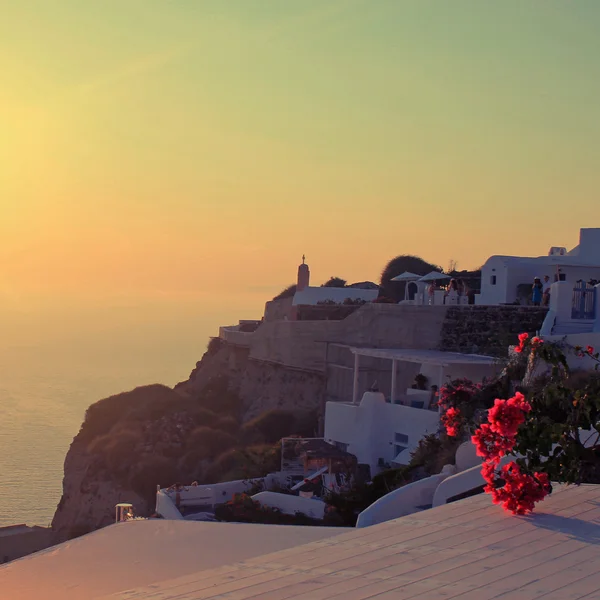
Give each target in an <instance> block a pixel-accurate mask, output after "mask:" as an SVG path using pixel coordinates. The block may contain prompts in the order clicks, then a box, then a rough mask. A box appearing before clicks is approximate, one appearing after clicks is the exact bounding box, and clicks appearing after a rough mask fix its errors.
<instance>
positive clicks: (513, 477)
mask: <svg viewBox="0 0 600 600" xmlns="http://www.w3.org/2000/svg"><path fill="white" fill-rule="evenodd" d="M494 475H495V471H494V472H493V473H492V472H490V470H489V468H488V469H487V470H486V474H485V475H484V478H485V479H486V481H489V480H490V479H492V478H493V477H494ZM498 475H499V478H500V479H501V480H502V481H503V482H504V485H502V486H501V487H498V486H496V485H494V483H489V484H488V485H487V486H486V487H485V491H486V493H488V494H491V496H492V501H493V502H494V504H502V506H503V508H504V509H505V510H508V511H510V512H512V513H513V514H514V515H524V514H526V513H528V512H531V511H532V510H533V509H534V507H535V504H536V502H540V501H541V500H543V499H544V498H545V497H546V496H547V495H548V494H549V493H550V482H549V481H548V475H546V473H534V474H533V476H531V475H527V474H526V473H522V472H521V468H520V467H519V465H518V464H517V463H515V462H510V463H508V464H507V465H505V466H503V467H502V468H501V469H500V473H499V474H498Z"/></svg>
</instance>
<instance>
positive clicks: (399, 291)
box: [380, 254, 442, 302]
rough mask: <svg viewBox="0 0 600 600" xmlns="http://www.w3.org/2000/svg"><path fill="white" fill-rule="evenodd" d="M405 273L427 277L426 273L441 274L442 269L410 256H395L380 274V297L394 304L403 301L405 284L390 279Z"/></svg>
mask: <svg viewBox="0 0 600 600" xmlns="http://www.w3.org/2000/svg"><path fill="white" fill-rule="evenodd" d="M405 271H409V272H410V273H414V274H415V275H427V273H430V272H431V271H440V272H441V271H442V268H441V267H439V266H438V265H434V264H431V263H428V262H427V261H425V260H423V259H422V258H419V257H418V256H412V255H410V254H402V255H400V256H396V258H392V260H390V262H389V263H388V264H387V265H386V266H385V268H384V269H383V271H382V272H381V288H380V296H385V297H386V298H391V299H393V300H395V301H396V302H400V300H403V299H404V286H405V285H406V283H404V282H403V281H391V279H392V278H393V277H396V276H398V275H401V274H402V273H404V272H405Z"/></svg>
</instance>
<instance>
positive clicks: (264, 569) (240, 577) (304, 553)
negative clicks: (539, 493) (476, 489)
mask: <svg viewBox="0 0 600 600" xmlns="http://www.w3.org/2000/svg"><path fill="white" fill-rule="evenodd" d="M256 543H257V544H260V538H259V537H257V539H256ZM599 573H600V486H589V485H588V486H580V487H568V488H566V487H557V488H556V489H555V492H554V493H553V494H552V496H551V497H549V498H548V499H547V500H546V501H545V502H543V503H541V504H540V505H538V509H537V511H536V512H535V513H534V514H533V515H530V516H527V517H514V516H511V515H509V514H507V513H505V512H504V511H503V510H502V509H501V508H499V507H498V506H494V505H493V504H492V503H491V501H490V498H489V496H487V495H480V496H475V497H473V498H468V499H466V500H462V501H459V502H455V503H453V504H449V505H445V506H441V507H439V508H435V509H432V510H429V511H424V512H420V513H418V514H417V515H414V516H408V517H403V518H400V519H397V520H395V521H389V522H386V523H382V524H380V525H375V526H373V527H368V528H365V529H358V530H353V531H351V532H349V533H344V534H342V535H339V536H335V537H332V538H329V539H323V540H321V541H317V542H313V543H310V544H306V545H302V546H298V547H294V548H290V549H288V550H283V551H281V552H275V553H272V554H269V555H263V556H259V557H256V558H253V559H250V560H246V561H244V562H238V563H236V564H230V565H227V566H223V567H220V568H217V569H211V570H204V571H200V572H197V573H195V574H193V575H188V576H185V577H182V578H179V579H173V580H170V581H163V582H161V583H158V584H155V585H152V586H149V587H146V588H140V589H137V590H131V591H129V592H121V593H118V594H114V595H112V596H110V600H140V599H142V598H143V599H145V600H175V599H177V600H201V599H202V600H217V599H218V600H226V599H227V600H250V599H253V600H284V599H295V600H300V599H303V600H322V599H331V600H334V599H336V600H367V599H377V600H405V599H408V598H418V599H421V600H425V599H427V600H429V599H431V600H434V599H438V598H445V599H449V598H453V599H460V600H492V599H499V598H502V599H516V600H531V599H534V598H543V599H544V600H569V599H571V600H575V599H579V600H583V599H586V600H591V599H599V598H600V575H599ZM107 576H110V574H109V573H107ZM106 600H108V597H107V598H106Z"/></svg>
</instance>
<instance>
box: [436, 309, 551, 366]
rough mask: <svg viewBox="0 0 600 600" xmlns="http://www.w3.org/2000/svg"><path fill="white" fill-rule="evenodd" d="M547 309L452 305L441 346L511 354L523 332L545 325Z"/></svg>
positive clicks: (472, 351) (456, 350)
mask: <svg viewBox="0 0 600 600" xmlns="http://www.w3.org/2000/svg"><path fill="white" fill-rule="evenodd" d="M547 312H548V309H547V308H545V307H539V306H450V307H448V312H447V313H446V318H445V320H444V323H443V325H442V331H441V339H440V344H439V349H440V350H446V351H453V352H467V353H478V354H488V355H491V356H507V353H508V346H509V345H511V344H516V343H517V342H518V339H517V336H518V335H519V333H522V332H524V331H527V332H529V333H535V332H536V331H539V330H540V329H541V328H542V323H543V322H544V318H545V317H546V313H547Z"/></svg>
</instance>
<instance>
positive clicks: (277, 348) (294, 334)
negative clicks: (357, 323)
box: [250, 321, 344, 373]
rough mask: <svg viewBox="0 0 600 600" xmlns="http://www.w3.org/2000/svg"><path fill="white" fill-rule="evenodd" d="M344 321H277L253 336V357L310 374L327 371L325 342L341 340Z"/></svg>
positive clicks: (260, 328) (266, 324) (268, 323)
mask: <svg viewBox="0 0 600 600" xmlns="http://www.w3.org/2000/svg"><path fill="white" fill-rule="evenodd" d="M342 323H344V321H275V322H265V323H263V324H262V325H261V326H260V327H259V328H258V329H257V330H256V331H255V332H254V333H253V334H252V336H253V338H252V344H251V346H250V358H252V359H254V360H263V361H266V362H270V363H275V364H281V365H286V366H289V367H293V368H296V369H302V370H306V371H316V372H321V373H322V372H323V371H324V369H325V341H326V340H329V339H337V335H338V332H339V331H340V329H341V327H342Z"/></svg>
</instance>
